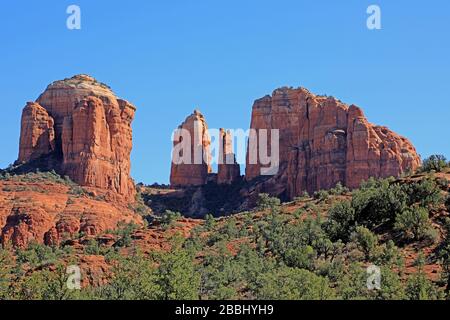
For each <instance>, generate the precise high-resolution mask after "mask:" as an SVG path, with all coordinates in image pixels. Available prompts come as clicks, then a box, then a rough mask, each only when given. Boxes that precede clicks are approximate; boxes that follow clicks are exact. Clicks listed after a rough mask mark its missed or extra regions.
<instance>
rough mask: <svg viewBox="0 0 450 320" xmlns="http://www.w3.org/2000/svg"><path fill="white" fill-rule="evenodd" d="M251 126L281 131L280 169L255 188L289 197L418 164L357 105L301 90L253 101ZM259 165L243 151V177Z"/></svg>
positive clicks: (402, 141)
mask: <svg viewBox="0 0 450 320" xmlns="http://www.w3.org/2000/svg"><path fill="white" fill-rule="evenodd" d="M250 127H251V128H252V129H256V130H257V131H259V130H261V129H268V130H270V129H279V136H280V143H279V155H280V165H279V171H278V173H277V174H276V175H275V176H273V177H270V178H269V179H268V180H267V181H266V182H265V183H263V184H262V185H260V186H259V190H258V191H260V192H261V191H262V192H269V193H272V194H276V195H281V196H284V197H285V198H289V199H292V198H294V197H296V196H299V195H301V194H302V193H303V192H304V191H307V192H309V193H311V192H314V191H318V190H321V189H330V188H332V187H334V186H335V185H336V184H337V183H338V182H341V183H342V184H343V185H346V186H347V187H349V188H356V187H358V186H359V185H360V183H361V182H362V181H363V180H367V179H368V178H369V177H377V178H384V177H389V176H394V177H398V176H400V175H402V174H403V173H406V172H408V171H413V170H416V169H417V168H418V167H419V166H420V164H421V160H420V157H419V155H418V154H417V152H416V150H415V148H414V146H413V145H412V144H411V143H410V142H409V141H408V140H407V139H406V138H404V137H401V136H399V135H398V134H396V133H394V132H392V131H391V130H389V129H388V128H386V127H382V126H376V125H373V124H371V123H369V122H368V121H367V119H366V117H365V116H364V113H363V111H362V110H361V109H360V108H358V107H357V106H355V105H350V106H348V105H346V104H344V103H342V102H340V101H339V100H337V99H335V98H333V97H325V96H317V95H314V94H312V93H310V92H309V91H308V90H306V89H304V88H298V89H292V88H281V89H277V90H275V91H274V92H273V94H272V96H265V97H264V98H262V99H259V100H257V101H256V102H255V103H254V105H253V111H252V116H251V126H250ZM268 141H270V138H269V139H268ZM268 149H269V152H270V146H269V148H268ZM260 169H261V165H260V164H254V165H251V164H249V163H248V155H247V166H246V172H245V178H246V180H247V181H252V180H254V179H255V178H257V177H259V176H260Z"/></svg>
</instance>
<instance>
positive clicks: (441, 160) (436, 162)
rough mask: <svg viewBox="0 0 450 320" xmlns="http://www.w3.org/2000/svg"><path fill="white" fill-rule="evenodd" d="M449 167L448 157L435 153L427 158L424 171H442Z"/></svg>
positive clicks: (423, 165) (424, 162)
mask: <svg viewBox="0 0 450 320" xmlns="http://www.w3.org/2000/svg"><path fill="white" fill-rule="evenodd" d="M446 167H447V159H446V158H445V156H443V155H439V154H435V155H432V156H430V157H429V158H427V159H425V160H424V161H423V164H422V171H423V172H431V171H435V172H441V171H442V170H443V169H444V168H446Z"/></svg>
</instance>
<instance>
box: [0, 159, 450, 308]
mask: <svg viewBox="0 0 450 320" xmlns="http://www.w3.org/2000/svg"><path fill="white" fill-rule="evenodd" d="M436 172H437V170H436V168H434V169H432V172H425V173H422V174H421V175H420V176H417V175H416V176H410V177H406V178H403V179H393V178H390V179H369V180H368V181H365V182H364V183H362V184H361V187H360V188H359V189H356V190H353V191H351V190H348V189H347V188H344V187H343V186H342V185H340V184H338V185H337V186H336V188H334V189H332V190H328V191H320V192H317V193H316V194H314V195H313V196H312V197H310V196H309V195H307V194H305V195H304V196H302V197H299V198H297V199H295V200H294V201H292V202H290V203H281V201H280V200H279V199H277V198H273V197H271V196H269V195H268V194H260V196H259V201H258V206H257V207H256V208H255V209H254V210H253V211H249V212H242V213H240V214H236V215H233V216H230V217H223V218H219V219H217V218H214V217H213V215H207V217H206V218H205V219H204V220H203V222H201V223H199V224H198V225H197V226H196V227H195V228H193V229H192V230H191V232H190V233H189V235H188V236H183V235H181V234H179V233H177V232H175V231H176V230H177V228H178V227H179V226H180V224H181V225H182V223H183V222H180V220H181V219H182V217H181V215H180V214H179V213H177V212H173V211H167V212H165V213H164V214H163V215H160V216H157V217H150V216H148V217H147V218H148V219H147V221H150V222H149V224H148V225H147V226H146V227H145V228H156V229H158V230H160V232H161V233H162V234H165V235H167V237H166V238H165V240H164V241H166V242H167V245H168V249H167V250H150V251H149V250H143V248H142V247H141V246H140V245H139V244H138V243H137V242H136V241H135V239H136V237H135V233H136V232H139V227H138V226H136V225H133V224H122V225H121V226H120V227H119V228H118V229H117V230H116V231H111V232H110V233H111V234H112V236H113V237H114V241H113V243H112V244H110V245H106V244H105V243H103V242H102V241H100V239H98V238H97V239H95V238H94V239H90V240H89V241H86V242H83V246H84V247H83V253H82V254H80V252H77V251H76V250H75V249H74V248H73V247H72V246H71V241H65V242H63V243H61V245H60V246H54V247H48V246H44V245H40V244H36V243H33V244H31V245H29V247H27V248H21V249H19V248H11V247H8V246H5V247H3V248H2V249H1V250H0V279H1V281H0V299H58V300H59V299H295V300H299V299H300V300H302V299H304V300H322V299H345V300H347V299H412V300H417V299H431V300H432V299H446V298H448V292H449V289H450V271H449V270H450V267H449V266H450V263H449V261H450V253H449V252H450V240H449V231H450V220H449V219H448V215H449V209H450V200H449V199H450V197H449V193H448V192H449V184H448V181H446V180H443V179H444V178H442V177H440V176H436V175H435V173H436ZM28 178H30V177H22V178H21V179H28ZM34 178H39V179H41V178H42V177H41V176H38V177H34ZM47 178H49V179H56V180H58V181H59V179H57V178H54V177H53V174H51V175H50V176H49V177H47ZM15 179H19V178H15ZM60 182H61V183H66V182H65V181H64V179H63V181H60ZM71 190H73V187H72V189H71ZM142 205H144V204H143V203H141V204H140V206H142ZM138 211H140V212H141V213H142V214H143V215H146V214H149V215H151V214H150V213H149V212H147V211H145V210H143V208H142V207H140V209H139V210H138ZM141 231H142V230H141ZM81 256H95V257H100V258H101V259H103V260H104V261H105V263H106V264H107V266H108V271H107V272H106V273H107V276H106V277H107V281H105V282H103V283H96V284H93V283H92V281H84V282H83V288H82V289H81V290H69V289H67V285H66V284H67V280H68V274H67V272H66V271H67V270H66V266H67V265H71V264H75V265H76V264H78V261H79V260H80V257H81ZM103 260H102V261H103ZM411 260H413V261H412V262H411ZM371 265H374V266H376V267H377V268H379V269H380V271H381V279H382V280H381V281H382V283H381V286H380V288H379V289H378V290H371V289H370V288H368V286H367V279H368V274H367V268H368V266H371ZM430 266H433V268H432V269H430ZM436 270H437V271H436Z"/></svg>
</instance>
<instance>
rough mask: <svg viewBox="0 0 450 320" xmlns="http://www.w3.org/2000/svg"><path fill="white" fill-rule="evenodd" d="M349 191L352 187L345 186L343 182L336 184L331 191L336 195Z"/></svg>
mask: <svg viewBox="0 0 450 320" xmlns="http://www.w3.org/2000/svg"><path fill="white" fill-rule="evenodd" d="M349 192H350V189H349V188H347V187H344V186H343V185H342V183H340V182H338V183H337V184H336V186H335V187H334V188H333V189H330V191H329V193H330V194H332V195H335V196H341V195H344V194H346V193H349Z"/></svg>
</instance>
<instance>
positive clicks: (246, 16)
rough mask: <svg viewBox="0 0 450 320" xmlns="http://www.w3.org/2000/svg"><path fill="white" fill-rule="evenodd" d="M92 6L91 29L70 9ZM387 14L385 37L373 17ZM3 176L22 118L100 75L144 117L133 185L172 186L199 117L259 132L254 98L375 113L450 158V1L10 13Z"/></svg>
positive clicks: (143, 5)
mask: <svg viewBox="0 0 450 320" xmlns="http://www.w3.org/2000/svg"><path fill="white" fill-rule="evenodd" d="M71 4H76V5H78V6H80V8H81V13H82V16H81V23H82V24H81V30H68V29H67V28H66V19H67V17H68V15H67V14H66V9H67V7H68V6H69V5H71ZM371 4H377V5H379V6H380V8H381V13H382V16H381V19H382V20H381V21H382V29H381V30H369V29H368V28H367V27H366V19H367V17H368V15H367V13H366V9H367V7H368V6H369V5H371ZM0 12H1V15H0V48H1V50H0V70H1V75H0V88H1V89H0V90H1V91H0V92H1V104H2V117H1V125H0V137H1V142H0V144H1V148H0V167H6V166H7V165H8V164H9V163H12V162H13V161H14V160H15V159H16V158H17V153H18V142H19V132H20V115H21V110H22V108H23V106H24V105H25V102H26V101H31V100H35V99H36V98H37V97H38V95H39V94H40V93H41V92H42V91H43V90H44V89H45V88H46V86H47V85H48V84H49V83H51V82H52V81H54V80H59V79H63V78H67V77H70V76H72V75H75V74H79V73H87V74H90V75H92V76H94V77H95V78H97V79H98V80H99V81H102V82H105V83H107V84H108V85H110V86H111V87H112V88H113V90H114V91H115V92H116V94H117V95H118V96H120V97H122V98H124V99H127V100H129V101H131V102H132V103H133V104H135V105H136V106H137V107H138V112H137V114H136V119H135V121H134V124H133V129H134V148H133V153H132V175H133V177H134V178H135V179H136V180H137V181H138V182H139V181H143V182H145V183H153V182H156V181H157V182H160V183H167V182H168V178H169V171H170V151H171V141H170V139H171V133H172V130H173V129H174V128H176V126H177V125H178V124H179V123H181V121H183V120H184V118H185V117H186V116H187V115H188V114H190V113H191V112H192V111H193V109H194V108H197V107H198V108H199V109H200V110H201V111H202V112H203V113H204V115H205V117H206V119H207V121H208V125H209V126H210V127H212V128H219V127H225V128H244V129H246V128H248V126H249V123H250V115H251V107H252V104H253V101H254V100H255V99H257V98H260V97H262V96H264V95H266V94H270V93H271V92H272V91H273V90H274V89H275V88H277V87H280V86H284V85H287V86H295V87H297V86H303V87H306V88H308V89H309V90H311V91H312V92H314V93H317V94H328V95H333V96H335V97H337V98H339V99H341V100H342V101H344V102H346V103H354V104H357V105H359V106H360V107H362V108H363V109H364V111H365V113H366V115H367V117H368V118H369V121H371V122H373V123H376V124H382V125H386V126H388V127H390V128H391V129H392V130H394V131H396V132H398V133H399V134H402V135H404V136H406V137H408V138H409V139H410V140H411V141H412V142H413V143H414V145H415V146H416V147H417V149H418V151H419V153H420V154H421V155H422V156H424V157H425V156H428V155H430V154H433V153H440V154H445V155H446V156H447V158H450V139H449V123H450V95H449V94H450V90H449V89H450V41H449V35H450V2H449V1H448V0H430V1H411V0H408V1H407V0H395V1H392V0H371V1H366V0H342V1H336V0H328V1H326V0H314V1H309V0H308V1H307V0H292V1H287V0H276V1H275V0H272V1H266V0H226V1H225V0H190V1H188V0H175V1H174V0H171V1H154V0H141V1H138V0H130V1H100V0H71V1H65V0H58V1H54V0H45V1H25V0H15V1H2V3H1V4H0Z"/></svg>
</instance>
